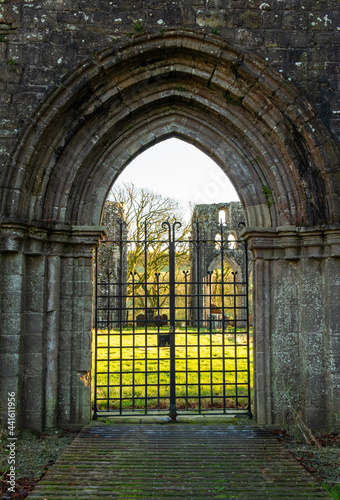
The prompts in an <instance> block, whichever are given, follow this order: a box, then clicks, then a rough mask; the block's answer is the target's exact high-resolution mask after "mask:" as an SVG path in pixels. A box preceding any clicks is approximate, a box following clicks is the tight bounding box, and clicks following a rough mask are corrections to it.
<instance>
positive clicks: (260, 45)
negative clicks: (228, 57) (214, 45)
mask: <svg viewBox="0 0 340 500" xmlns="http://www.w3.org/2000/svg"><path fill="white" fill-rule="evenodd" d="M339 23H340V4H339V2H338V1H337V0H327V1H326V0H267V1H261V0H223V1H222V0H172V1H171V2H169V1H164V0H163V1H162V0H159V1H157V0H156V1H155V0H141V1H125V0H124V1H122V0H115V1H112V2H111V1H106V0H93V1H91V2H90V1H86V0H77V1H73V0H57V1H51V0H40V1H32V0H30V1H29V0H26V1H25V0H22V1H12V0H11V1H7V0H2V1H1V3H0V75H1V78H0V91H1V95H0V99H1V107H0V115H1V137H0V140H1V142H0V155H1V156H0V163H2V162H5V161H6V160H7V159H8V156H9V155H10V153H11V151H12V148H13V139H14V138H15V137H17V136H18V132H19V131H22V130H23V128H24V127H25V125H26V124H27V123H28V121H29V118H30V116H31V115H32V113H33V112H34V111H35V110H36V109H37V107H38V105H39V103H40V102H41V100H42V98H43V97H44V95H46V93H47V92H48V91H49V89H51V88H52V87H53V86H54V85H60V82H61V79H62V77H63V76H64V75H65V74H66V73H68V72H69V71H70V70H72V69H73V68H74V67H75V66H76V65H77V64H79V63H81V62H82V61H85V60H86V59H88V58H92V57H93V54H94V53H96V52H98V51H100V50H103V49H106V48H107V47H110V46H112V44H115V43H117V42H120V41H121V40H128V39H131V38H134V37H137V36H138V34H140V33H143V32H144V33H145V32H147V33H149V32H161V31H162V30H165V29H168V28H173V27H176V28H189V29H193V28H194V29H199V30H202V31H205V32H207V33H216V34H218V35H219V36H220V37H222V38H223V39H225V40H226V41H227V42H228V43H231V44H232V45H235V46H236V47H240V48H242V49H244V50H246V51H247V52H249V53H250V54H251V53H253V54H254V57H256V56H260V57H261V58H262V59H263V60H265V61H267V62H268V64H269V65H270V66H271V67H272V68H274V69H275V70H277V71H278V72H280V73H281V74H282V75H283V76H284V78H285V79H287V80H288V81H290V82H292V83H293V84H294V85H295V86H296V87H297V88H298V89H300V90H301V92H302V93H303V95H304V96H305V97H306V98H307V100H308V101H309V102H310V103H311V104H312V106H313V107H314V108H315V109H316V111H317V113H318V115H319V117H320V118H321V119H322V121H323V122H324V123H325V124H326V126H327V127H328V128H329V129H330V130H331V131H332V134H333V137H334V138H335V139H336V140H337V142H338V144H340V126H339V116H340V109H339V88H338V79H339V64H338V61H339V45H340V44H339V36H340V32H339Z"/></svg>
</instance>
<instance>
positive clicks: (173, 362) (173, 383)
mask: <svg viewBox="0 0 340 500" xmlns="http://www.w3.org/2000/svg"><path fill="white" fill-rule="evenodd" d="M175 224H176V223H174V224H173V232H172V235H171V226H170V225H169V299H170V300H169V305H170V408H169V410H170V411H169V417H170V418H171V420H172V421H173V422H175V421H176V417H177V408H176V345H175V318H176V314H175V241H174V240H175Z"/></svg>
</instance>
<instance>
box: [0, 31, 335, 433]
mask: <svg viewBox="0 0 340 500" xmlns="http://www.w3.org/2000/svg"><path fill="white" fill-rule="evenodd" d="M169 137H179V138H182V139H184V140H186V141H188V142H190V143H192V144H194V145H196V146H197V147H199V148H200V149H202V150H203V151H204V152H206V153H207V154H208V155H209V156H211V157H212V158H213V159H214V160H215V161H216V162H217V163H218V164H219V165H220V166H221V168H222V170H223V171H224V172H225V173H226V174H227V175H228V176H229V178H230V179H231V181H232V182H233V184H234V186H235V188H236V189H237V191H238V193H239V195H240V199H241V202H242V205H243V208H244V212H245V216H246V222H247V229H246V230H244V233H245V237H246V238H247V239H248V240H249V243H250V248H251V249H252V251H253V254H254V257H255V271H254V272H255V283H254V288H255V303H254V309H255V317H256V323H255V327H254V328H255V332H256V333H255V335H256V339H257V340H256V352H255V409H256V414H257V418H258V419H259V421H260V422H267V423H270V422H278V421H281V420H285V419H287V415H288V410H289V404H288V402H287V398H288V393H289V394H292V398H293V400H294V401H295V402H296V404H299V405H300V407H301V409H302V411H303V415H304V418H305V421H306V422H307V423H313V426H315V427H317V426H321V425H322V424H324V423H325V421H326V418H328V421H327V422H328V425H333V426H334V421H335V420H334V419H335V405H336V377H337V376H338V375H337V374H335V372H334V369H333V368H331V367H329V366H328V365H327V363H326V359H327V356H332V357H333V358H334V356H335V353H336V351H335V346H334V338H333V337H332V336H331V333H332V331H333V327H332V324H331V322H332V321H333V320H332V318H333V315H332V313H331V311H332V310H333V309H334V307H335V305H336V304H335V303H333V299H332V297H331V295H330V289H329V287H330V286H331V278H330V276H331V275H334V274H336V275H339V274H340V272H339V263H338V259H337V258H336V257H337V256H338V255H339V243H338V242H339V231H338V229H336V228H335V226H334V227H332V226H330V225H332V224H335V223H338V222H339V215H340V214H339V212H340V207H339V204H338V202H337V201H338V197H339V188H340V186H339V183H338V182H337V178H338V175H339V166H338V163H337V161H338V159H337V149H336V147H335V145H334V143H333V141H332V139H331V137H330V135H329V132H328V131H327V130H326V129H325V127H324V126H323V125H322V124H321V123H320V122H319V120H318V119H317V117H316V115H315V114H314V112H313V110H312V109H311V107H310V106H309V105H308V103H307V102H305V101H304V99H303V98H302V97H301V95H300V94H299V93H298V92H297V90H296V89H295V88H294V87H293V86H292V85H290V84H289V83H288V82H286V81H285V80H284V79H283V78H282V77H281V75H280V74H279V73H277V72H275V71H273V70H272V69H271V68H270V67H269V66H268V64H267V63H265V62H264V61H263V60H261V59H260V58H258V57H256V56H254V54H252V55H251V56H249V55H247V54H245V53H243V52H242V51H240V50H238V49H235V48H233V47H231V46H229V45H228V44H227V43H226V42H224V41H222V40H221V39H220V38H219V37H217V36H213V35H211V36H208V35H206V34H202V33H196V32H193V31H172V30H171V31H168V32H166V31H165V32H164V33H162V34H158V35H145V36H141V37H138V38H137V39H136V40H135V41H132V42H127V43H122V44H120V45H117V46H115V47H113V48H109V49H107V50H104V51H102V52H101V53H99V54H96V55H95V56H93V58H92V59H91V60H86V61H84V62H83V63H82V64H80V65H79V66H78V67H77V68H75V69H74V71H73V72H72V73H71V74H67V75H66V76H65V77H64V78H63V79H62V81H61V84H60V86H59V87H58V88H56V89H52V91H51V92H50V93H49V95H48V96H47V97H46V99H45V100H44V101H43V103H42V104H41V106H40V107H39V109H38V110H37V112H36V113H35V115H34V117H33V118H32V121H31V125H30V126H29V127H28V128H27V130H26V131H25V134H24V135H23V136H22V137H21V140H20V142H19V143H18V145H17V149H16V153H15V154H14V155H13V158H12V160H11V162H10V163H9V164H8V165H7V169H5V171H4V173H3V179H4V180H3V182H2V183H1V185H2V186H5V187H4V188H2V200H3V202H2V213H3V224H2V227H3V230H2V248H3V256H2V265H3V268H4V269H5V270H7V271H5V274H7V275H8V280H5V283H4V287H3V293H5V294H6V296H8V297H10V296H11V294H13V301H12V302H11V308H10V312H9V313H8V311H4V313H3V324H4V325H5V330H6V329H7V330H6V331H8V332H9V331H10V330H11V328H12V329H13V330H15V332H17V337H16V344H15V349H16V350H15V354H14V357H13V369H11V375H8V374H5V376H4V380H5V384H4V386H3V387H4V390H5V391H6V390H7V389H8V388H9V387H10V386H12V385H13V384H15V385H16V390H17V391H19V392H20V391H21V393H22V401H23V404H22V407H21V414H22V415H21V418H22V425H23V427H27V428H35V427H36V428H42V427H44V426H45V427H53V426H66V425H68V426H70V425H80V424H82V423H84V422H86V421H87V420H88V418H89V386H88V381H89V374H90V365H91V360H90V358H91V348H90V320H91V272H92V271H91V263H92V261H91V251H92V248H93V246H94V245H95V244H96V242H97V241H98V239H99V238H100V237H101V235H102V234H103V231H104V229H103V228H101V227H99V226H98V224H99V223H100V218H101V210H102V206H103V203H104V200H105V198H106V194H107V192H108V190H109V188H110V186H111V185H112V183H113V182H114V181H115V179H116V178H117V176H118V175H119V173H120V171H121V170H122V169H123V168H125V167H126V165H127V164H128V163H129V162H130V161H131V160H132V159H133V158H134V157H135V156H136V155H138V154H139V153H140V152H142V151H143V150H145V149H146V148H148V147H151V146H152V145H154V144H156V143H157V142H159V141H162V140H164V139H166V138H169ZM13 283H14V284H15V286H14V288H13ZM6 287H7V288H6ZM321 287H323V288H322V299H320V301H319V302H320V307H318V308H317V309H315V310H314V311H312V313H311V312H310V311H309V310H308V300H310V299H311V298H313V300H314V299H315V300H317V299H318V298H319V296H320V290H321ZM14 295H15V297H14ZM297 298H298V300H297ZM319 302H318V304H319ZM321 303H322V304H321ZM294 304H295V308H294V311H293V312H292V306H293V305H294ZM6 315H7V316H6ZM315 315H316V316H317V324H318V328H317V331H315V321H316V316H315ZM13 318H15V326H13V325H14V323H13ZM8 336H9V334H8ZM25 346H26V347H27V348H25ZM297 347H298V348H297ZM313 349H316V350H317V351H318V356H317V361H316V358H315V356H312V354H311V352H312V350H313ZM334 359H335V358H334ZM33 364H34V367H33ZM45 375H46V383H45V379H44V376H45ZM311 375H312V376H311ZM33 386H34V389H32V387H33Z"/></svg>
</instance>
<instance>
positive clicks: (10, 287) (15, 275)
mask: <svg viewBox="0 0 340 500" xmlns="http://www.w3.org/2000/svg"><path fill="white" fill-rule="evenodd" d="M5 233H6V234H5ZM21 233H22V231H21V229H20V228H16V229H15V230H14V231H13V232H11V231H10V232H9V233H7V232H2V233H1V239H0V250H1V257H0V264H1V268H0V272H1V280H0V311H1V318H0V325H1V328H0V403H1V407H2V408H3V411H4V413H7V400H8V393H13V392H14V393H15V398H16V404H17V407H16V414H17V416H18V420H17V425H20V412H19V401H20V399H21V397H22V391H21V388H22V375H23V373H22V372H23V364H22V358H21V357H20V353H21V352H22V336H21V333H22V331H23V325H24V311H25V296H24V293H23V290H24V287H25V274H26V265H25V259H24V257H23V255H22V253H21V247H22V244H21V236H22V234H21Z"/></svg>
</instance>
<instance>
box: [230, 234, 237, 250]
mask: <svg viewBox="0 0 340 500" xmlns="http://www.w3.org/2000/svg"><path fill="white" fill-rule="evenodd" d="M228 248H229V249H230V250H235V248H237V241H236V236H235V235H234V233H230V234H229V235H228Z"/></svg>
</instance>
